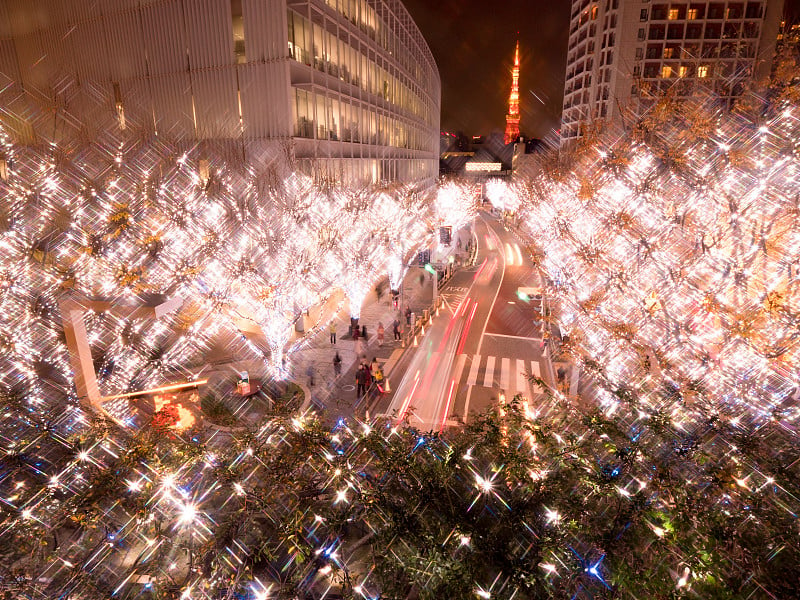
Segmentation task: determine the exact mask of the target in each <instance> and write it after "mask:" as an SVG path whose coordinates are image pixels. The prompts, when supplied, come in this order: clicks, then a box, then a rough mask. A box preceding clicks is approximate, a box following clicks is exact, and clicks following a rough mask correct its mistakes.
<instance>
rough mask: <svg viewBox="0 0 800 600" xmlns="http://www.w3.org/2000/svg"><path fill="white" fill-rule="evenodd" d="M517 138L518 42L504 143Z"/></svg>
mask: <svg viewBox="0 0 800 600" xmlns="http://www.w3.org/2000/svg"><path fill="white" fill-rule="evenodd" d="M518 137H519V40H517V50H516V52H515V53H514V70H513V71H512V72H511V95H510V96H509V97H508V114H507V115H506V135H505V143H506V144H510V143H511V142H515V141H516V140H517V138H518Z"/></svg>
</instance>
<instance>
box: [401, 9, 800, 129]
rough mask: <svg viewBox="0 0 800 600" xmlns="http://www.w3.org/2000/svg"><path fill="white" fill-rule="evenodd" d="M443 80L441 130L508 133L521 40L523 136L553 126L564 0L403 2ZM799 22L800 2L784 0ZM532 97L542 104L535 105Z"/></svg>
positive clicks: (560, 82) (560, 81)
mask: <svg viewBox="0 0 800 600" xmlns="http://www.w3.org/2000/svg"><path fill="white" fill-rule="evenodd" d="M403 3H404V4H405V6H406V8H408V11H409V12H410V13H411V16H412V17H413V18H414V20H415V21H416V23H417V25H418V26H419V28H420V29H421V30H422V33H423V35H424V36H425V39H426V40H427V41H428V45H429V46H430V48H431V51H432V52H433V56H434V58H435V59H436V63H437V65H438V66H439V73H440V75H441V78H442V125H441V126H442V130H444V131H450V132H453V133H455V132H458V131H461V132H463V133H465V134H467V135H480V134H488V133H491V132H492V131H494V130H499V131H502V130H503V129H504V128H505V114H506V110H507V105H508V104H507V103H508V92H509V89H510V86H511V66H512V63H513V60H514V44H515V42H516V39H517V31H519V40H520V55H521V67H520V84H519V88H520V112H521V113H522V122H521V123H520V131H521V132H522V134H523V135H527V136H529V137H530V136H533V137H540V138H541V137H545V136H547V135H548V134H549V133H551V132H552V130H553V129H554V128H558V126H559V121H560V118H561V102H562V96H563V93H564V73H565V67H566V54H567V36H568V29H569V13H570V6H571V4H572V3H571V2H570V1H569V0H403ZM785 5H786V11H787V17H788V18H789V19H791V20H792V21H793V22H798V21H799V20H800V0H786V1H785ZM537 96H538V97H539V98H540V99H541V101H540V100H538V99H537Z"/></svg>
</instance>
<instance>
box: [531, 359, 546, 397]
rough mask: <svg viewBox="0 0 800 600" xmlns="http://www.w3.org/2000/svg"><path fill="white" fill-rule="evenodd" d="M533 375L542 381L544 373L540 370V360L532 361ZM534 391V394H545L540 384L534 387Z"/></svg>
mask: <svg viewBox="0 0 800 600" xmlns="http://www.w3.org/2000/svg"><path fill="white" fill-rule="evenodd" d="M531 373H532V374H533V375H534V376H535V377H538V378H540V379H541V377H542V371H541V369H540V368H539V361H538V360H532V361H531ZM533 391H534V392H536V393H537V394H541V393H543V392H544V390H543V389H542V386H540V385H539V384H535V385H534V386H533Z"/></svg>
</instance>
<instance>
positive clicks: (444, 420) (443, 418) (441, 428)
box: [439, 379, 456, 433]
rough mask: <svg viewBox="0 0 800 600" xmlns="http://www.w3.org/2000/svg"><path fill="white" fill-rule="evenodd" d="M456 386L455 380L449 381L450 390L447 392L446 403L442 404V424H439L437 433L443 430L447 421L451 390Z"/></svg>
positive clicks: (451, 395) (451, 396)
mask: <svg viewBox="0 0 800 600" xmlns="http://www.w3.org/2000/svg"><path fill="white" fill-rule="evenodd" d="M455 387H456V380H455V379H453V380H452V381H451V382H450V391H449V392H448V393H447V403H446V404H445V405H444V414H443V415H442V424H441V425H440V426H439V433H441V432H442V431H444V424H445V423H446V422H447V415H448V414H449V413H450V405H451V403H452V400H453V390H454V389H455Z"/></svg>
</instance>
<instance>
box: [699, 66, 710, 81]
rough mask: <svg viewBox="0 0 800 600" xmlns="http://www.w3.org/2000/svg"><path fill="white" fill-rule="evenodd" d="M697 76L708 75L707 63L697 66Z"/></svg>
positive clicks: (704, 76) (703, 76)
mask: <svg viewBox="0 0 800 600" xmlns="http://www.w3.org/2000/svg"><path fill="white" fill-rule="evenodd" d="M697 76H698V77H700V78H706V77H708V65H700V66H699V67H697Z"/></svg>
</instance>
